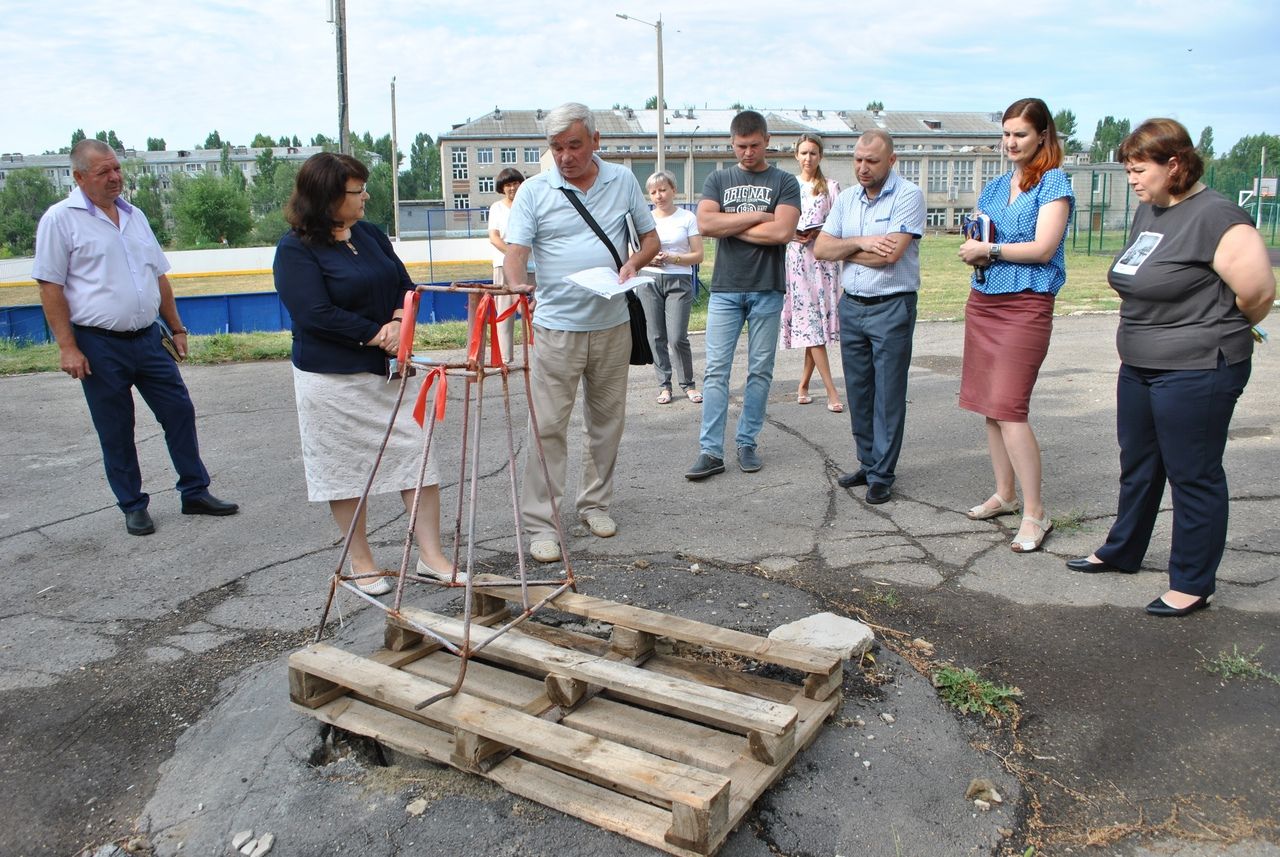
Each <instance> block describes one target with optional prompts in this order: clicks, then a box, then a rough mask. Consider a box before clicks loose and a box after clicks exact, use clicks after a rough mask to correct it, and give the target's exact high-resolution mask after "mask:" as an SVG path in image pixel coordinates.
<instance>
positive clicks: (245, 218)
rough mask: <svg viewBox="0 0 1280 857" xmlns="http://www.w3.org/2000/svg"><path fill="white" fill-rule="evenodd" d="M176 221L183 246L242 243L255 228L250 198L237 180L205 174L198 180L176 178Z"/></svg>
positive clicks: (179, 241) (180, 243) (201, 174)
mask: <svg viewBox="0 0 1280 857" xmlns="http://www.w3.org/2000/svg"><path fill="white" fill-rule="evenodd" d="M173 189H174V203H173V220H174V225H175V227H176V229H177V233H178V235H177V237H178V246H179V247H184V248H188V247H196V246H200V245H211V244H220V243H221V242H222V239H223V238H225V239H226V240H227V242H228V243H231V244H241V243H243V241H244V239H245V238H246V237H247V236H248V235H249V231H250V230H251V229H252V228H253V216H252V215H251V214H250V213H249V195H248V194H247V193H245V192H244V191H243V190H242V189H240V188H239V187H237V186H236V184H235V181H234V179H232V178H229V177H227V176H220V175H216V174H215V173H213V172H202V173H200V174H199V175H198V176H196V177H195V178H187V177H186V176H183V175H177V176H175V177H174V188H173Z"/></svg>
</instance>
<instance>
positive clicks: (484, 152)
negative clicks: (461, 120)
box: [476, 146, 493, 164]
mask: <svg viewBox="0 0 1280 857" xmlns="http://www.w3.org/2000/svg"><path fill="white" fill-rule="evenodd" d="M476 163H477V164H492V163H493V146H481V147H479V148H478V149H476Z"/></svg>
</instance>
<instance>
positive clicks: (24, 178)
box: [0, 167, 62, 256]
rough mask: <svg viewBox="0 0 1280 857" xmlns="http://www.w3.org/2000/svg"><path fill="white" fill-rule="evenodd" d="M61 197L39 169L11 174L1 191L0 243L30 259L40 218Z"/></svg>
mask: <svg viewBox="0 0 1280 857" xmlns="http://www.w3.org/2000/svg"><path fill="white" fill-rule="evenodd" d="M61 197H62V195H61V194H59V193H58V189H57V188H56V187H54V185H53V182H51V181H49V179H48V178H47V177H46V176H45V174H44V170H41V169H40V168H38V167H25V168H23V169H20V170H12V171H9V174H8V175H7V176H6V177H5V185H4V190H3V191H0V242H3V243H4V245H5V247H7V248H8V249H9V252H10V253H12V254H13V255H15V256H30V255H31V254H32V253H33V252H34V251H35V247H36V224H37V223H39V222H40V215H42V214H44V213H45V210H46V209H48V208H49V206H51V205H53V204H54V203H55V202H57V201H58V200H59V199H61Z"/></svg>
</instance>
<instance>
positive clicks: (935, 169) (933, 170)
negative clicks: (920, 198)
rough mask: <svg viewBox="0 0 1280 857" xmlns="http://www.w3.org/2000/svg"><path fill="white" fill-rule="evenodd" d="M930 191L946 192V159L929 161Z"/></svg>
mask: <svg viewBox="0 0 1280 857" xmlns="http://www.w3.org/2000/svg"><path fill="white" fill-rule="evenodd" d="M928 190H929V192H930V193H945V192H946V190H947V162H946V161H930V162H929V188H928Z"/></svg>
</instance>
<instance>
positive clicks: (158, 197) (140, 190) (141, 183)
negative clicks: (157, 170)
mask: <svg viewBox="0 0 1280 857" xmlns="http://www.w3.org/2000/svg"><path fill="white" fill-rule="evenodd" d="M135 188H136V189H135V190H134V191H133V193H132V194H131V195H130V199H129V201H130V202H132V203H133V204H134V205H136V206H137V207H138V208H140V209H142V213H143V214H145V215H146V216H147V222H148V223H150V224H151V231H152V232H154V233H155V234H156V240H157V241H159V242H160V243H161V244H168V243H169V241H170V240H172V236H171V235H170V234H169V227H168V224H167V223H166V221H165V216H164V202H165V193H164V191H163V190H162V189H161V188H160V179H159V178H157V177H156V176H153V175H150V174H148V173H140V174H139V175H138V176H137V179H136V182H135Z"/></svg>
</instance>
